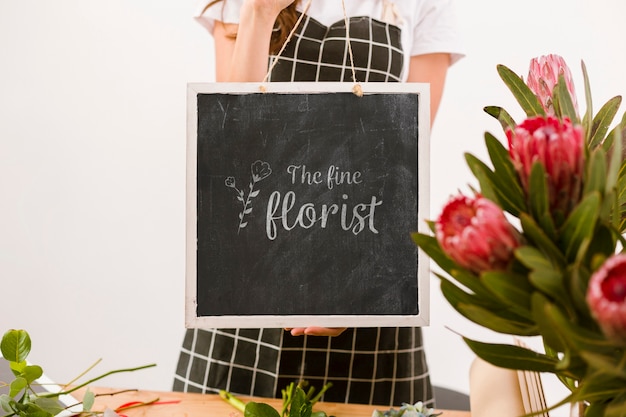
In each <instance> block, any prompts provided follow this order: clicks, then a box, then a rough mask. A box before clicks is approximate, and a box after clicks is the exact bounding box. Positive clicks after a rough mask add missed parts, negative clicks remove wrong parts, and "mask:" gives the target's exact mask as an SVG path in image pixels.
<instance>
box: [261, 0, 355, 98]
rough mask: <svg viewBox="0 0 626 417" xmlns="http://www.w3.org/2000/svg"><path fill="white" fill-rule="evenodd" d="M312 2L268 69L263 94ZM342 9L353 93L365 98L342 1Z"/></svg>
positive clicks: (308, 4) (309, 1) (262, 89)
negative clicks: (358, 76) (357, 72)
mask: <svg viewBox="0 0 626 417" xmlns="http://www.w3.org/2000/svg"><path fill="white" fill-rule="evenodd" d="M311 2H312V0H308V1H307V2H306V4H305V5H304V9H303V10H302V13H301V14H300V17H299V18H298V20H297V21H296V24H295V25H294V26H293V29H291V32H289V35H288V36H287V39H285V42H284V43H283V46H282V47H281V48H280V50H279V51H278V53H277V54H276V58H274V61H273V62H272V65H270V68H269V69H268V71H267V74H265V77H264V78H263V81H262V82H261V83H262V84H261V86H260V87H259V89H260V90H261V91H262V92H265V91H266V88H265V86H264V85H263V84H265V83H267V81H268V80H269V77H270V74H271V73H272V70H273V69H274V67H275V66H276V64H278V58H279V57H280V56H281V54H282V53H283V52H284V50H285V48H286V47H287V44H288V43H289V41H290V40H291V38H292V37H293V35H294V33H296V30H297V29H298V27H299V26H300V23H302V19H303V18H304V15H305V14H306V13H307V12H308V11H309V7H310V6H311ZM341 7H342V8H343V20H344V23H345V25H346V42H347V43H348V55H349V57H350V69H351V70H352V82H354V86H353V87H352V92H353V93H354V94H355V95H357V96H359V97H362V96H363V89H362V88H361V85H360V84H359V83H358V82H357V80H356V70H355V69H354V55H353V54H352V43H351V42H350V22H349V21H348V14H347V13H346V4H345V1H344V0H341Z"/></svg>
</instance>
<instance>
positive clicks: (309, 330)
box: [285, 326, 347, 336]
mask: <svg viewBox="0 0 626 417" xmlns="http://www.w3.org/2000/svg"><path fill="white" fill-rule="evenodd" d="M346 329H347V327H314V326H312V327H294V328H288V329H285V330H287V331H288V332H291V335H292V336H304V335H308V336H339V335H340V334H341V333H343V332H344V331H345V330H346Z"/></svg>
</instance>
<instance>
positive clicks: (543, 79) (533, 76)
mask: <svg viewBox="0 0 626 417" xmlns="http://www.w3.org/2000/svg"><path fill="white" fill-rule="evenodd" d="M561 74H563V78H565V84H566V85H567V91H569V94H570V96H571V97H572V103H573V104H574V108H575V109H576V113H578V101H577V100H576V91H575V89H574V82H573V81H572V73H571V72H570V70H569V67H568V66H567V64H566V63H565V60H564V59H563V58H562V57H561V56H559V55H554V54H551V55H544V56H540V57H538V58H533V59H532V60H531V61H530V68H529V70H528V80H526V84H527V85H528V87H529V88H530V89H531V90H532V92H533V93H535V95H536V96H537V98H539V101H541V104H542V105H543V108H544V110H545V111H546V113H547V114H549V115H554V104H553V102H552V92H553V91H554V87H555V86H556V84H557V83H558V82H559V75H561Z"/></svg>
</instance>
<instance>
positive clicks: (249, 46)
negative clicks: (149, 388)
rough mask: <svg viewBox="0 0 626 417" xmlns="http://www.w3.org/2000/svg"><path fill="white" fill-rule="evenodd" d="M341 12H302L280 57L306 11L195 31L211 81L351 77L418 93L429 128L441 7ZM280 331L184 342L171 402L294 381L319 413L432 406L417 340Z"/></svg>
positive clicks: (454, 54)
mask: <svg viewBox="0 0 626 417" xmlns="http://www.w3.org/2000/svg"><path fill="white" fill-rule="evenodd" d="M344 2H345V12H346V15H347V16H348V17H349V25H350V27H349V29H350V30H349V31H346V26H345V20H344V8H343V7H342V6H343V4H342V1H341V0H312V1H311V3H310V7H309V8H308V9H307V10H306V13H305V16H304V17H303V19H302V21H301V22H300V24H299V25H298V27H297V30H296V31H295V33H294V35H293V37H292V39H290V40H289V42H288V43H287V45H286V47H285V49H284V50H283V51H280V49H281V47H282V46H283V44H284V43H285V40H286V39H287V38H288V35H289V33H290V32H291V30H292V28H293V27H294V24H295V23H296V21H297V20H298V18H299V17H300V16H301V13H302V12H304V10H303V8H304V7H305V6H306V4H307V3H308V0H301V1H298V0H296V1H294V0H215V1H210V2H206V1H205V2H203V3H202V4H201V7H200V12H199V13H198V15H197V20H198V21H199V22H200V23H201V24H203V25H204V26H205V27H206V28H207V30H208V31H209V32H210V33H211V34H212V35H213V37H214V40H215V54H216V55H215V62H216V79H217V81H219V82H221V81H236V82H262V81H263V80H264V79H265V78H266V76H267V77H268V79H269V80H270V81H353V72H352V69H353V67H354V74H355V76H356V80H357V81H358V82H374V81H381V82H392V81H396V82H401V81H408V82H424V83H430V98H431V103H430V104H431V121H432V120H434V117H435V114H436V112H437V109H438V107H439V102H440V100H441V95H442V93H443V86H444V81H445V77H446V72H447V69H448V67H449V66H450V65H451V64H452V63H453V62H455V61H456V60H458V59H459V58H460V57H461V56H462V54H461V53H460V50H461V48H460V46H459V40H458V38H457V34H456V31H455V27H454V19H453V15H452V5H451V0H395V1H390V0H344ZM348 36H349V38H350V46H351V48H352V53H353V54H352V55H353V59H352V60H351V58H350V54H349V51H348V48H347V37H348ZM279 51H280V55H279V56H277V55H278V52H279ZM274 60H278V62H276V63H275V65H273V64H274ZM270 67H271V71H270V72H269V74H268V69H269V68H270ZM287 330H288V331H289V333H288V332H286V331H284V330H282V329H226V330H221V329H214V330H209V331H204V330H188V331H187V334H186V337H185V340H184V343H183V348H182V352H181V356H180V359H179V363H178V368H177V372H176V373H177V375H176V377H175V381H174V390H182V391H193V392H217V391H218V390H219V389H226V390H228V391H231V392H233V393H237V394H243V395H255V396H262V397H274V396H280V390H281V389H282V388H284V387H285V386H287V384H288V383H290V382H292V381H297V380H306V381H307V382H308V383H309V384H310V385H312V386H314V387H316V388H318V389H319V388H321V387H322V386H323V385H324V384H326V383H327V382H332V383H333V386H332V388H331V389H330V390H328V391H327V393H326V394H325V396H324V401H336V402H351V403H364V404H376V405H389V406H392V405H396V406H398V405H401V404H402V403H403V402H407V403H414V402H416V401H423V402H424V403H425V404H426V405H427V406H430V407H432V406H434V399H433V395H432V389H431V386H430V380H429V375H428V368H427V365H426V361H425V357H424V351H423V347H422V339H421V337H422V336H421V331H420V329H419V328H358V329H327V328H319V327H308V328H298V329H287Z"/></svg>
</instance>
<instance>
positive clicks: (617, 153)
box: [602, 121, 624, 193]
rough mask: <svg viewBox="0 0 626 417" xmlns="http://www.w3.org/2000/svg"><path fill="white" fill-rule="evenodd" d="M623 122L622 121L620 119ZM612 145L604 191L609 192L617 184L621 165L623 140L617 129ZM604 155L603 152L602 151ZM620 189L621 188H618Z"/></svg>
mask: <svg viewBox="0 0 626 417" xmlns="http://www.w3.org/2000/svg"><path fill="white" fill-rule="evenodd" d="M622 123H624V121H622ZM613 138H614V140H613V147H612V149H611V152H610V154H609V155H610V161H609V171H608V174H607V180H606V192H607V193H609V192H610V191H612V190H613V188H614V187H615V186H616V185H617V182H618V180H619V176H620V170H621V167H622V162H623V161H622V158H623V154H622V152H623V145H624V144H623V141H622V135H621V133H620V132H619V131H617V132H615V133H613ZM602 154H603V155H604V153H602ZM620 191H621V190H620Z"/></svg>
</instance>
